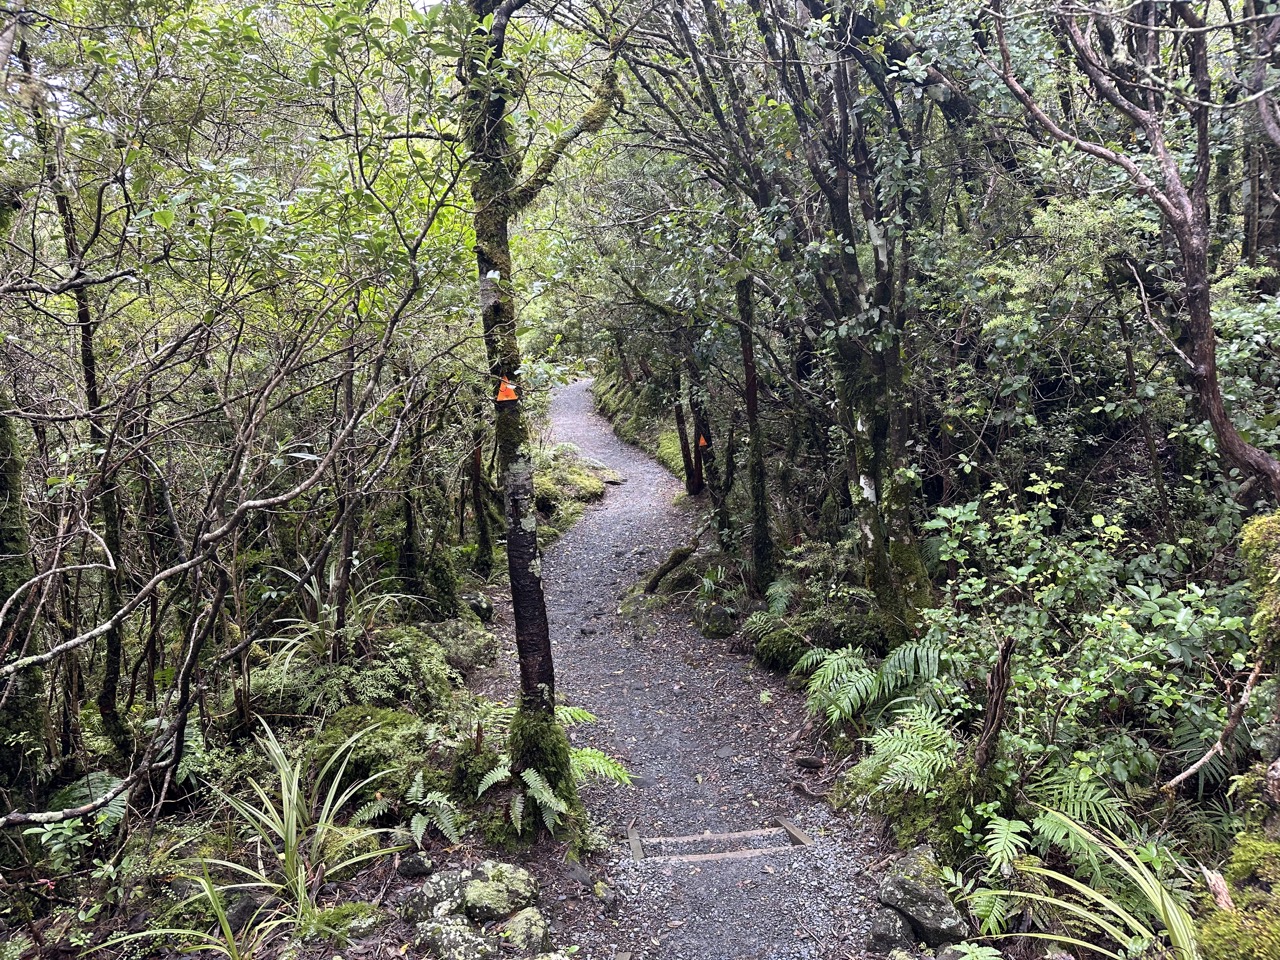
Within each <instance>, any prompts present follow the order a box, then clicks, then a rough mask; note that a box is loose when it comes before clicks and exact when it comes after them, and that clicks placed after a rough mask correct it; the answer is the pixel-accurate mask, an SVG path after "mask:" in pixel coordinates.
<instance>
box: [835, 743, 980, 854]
mask: <svg viewBox="0 0 1280 960" xmlns="http://www.w3.org/2000/svg"><path fill="white" fill-rule="evenodd" d="M981 786H982V785H981V782H980V780H979V778H978V776H977V771H976V768H975V767H974V764H973V762H972V760H970V761H968V762H967V763H964V764H961V765H959V766H957V767H955V768H953V769H951V770H948V771H947V772H946V773H944V774H942V775H941V776H940V777H939V778H938V779H937V781H936V783H935V784H934V785H933V786H932V787H931V788H930V789H928V790H926V791H923V792H919V791H912V790H905V791H904V790H897V789H885V788H884V787H883V786H882V784H881V782H880V780H879V777H878V776H876V775H871V773H870V767H869V766H868V764H866V763H865V762H864V763H860V764H858V765H857V766H855V767H854V768H853V769H852V770H850V771H849V773H848V774H846V775H845V776H844V777H842V778H841V779H840V780H839V781H837V783H836V787H835V789H834V791H833V793H832V804H833V805H834V806H835V807H836V808H837V809H839V808H844V807H854V806H857V807H865V808H866V809H867V810H869V811H870V812H871V813H873V814H875V815H876V816H877V817H880V818H881V819H882V820H883V822H884V824H885V826H887V827H888V828H889V830H890V832H891V833H892V834H893V838H894V840H895V841H896V842H897V843H898V845H899V846H901V847H904V848H905V847H912V846H915V845H916V844H919V843H929V844H932V845H933V846H934V848H935V849H936V850H938V851H939V854H940V855H942V856H944V857H947V856H948V855H949V854H951V853H953V852H954V853H956V854H957V856H958V857H960V858H963V856H964V852H963V851H960V850H957V849H956V847H957V844H958V843H960V842H961V840H960V834H959V833H958V832H957V831H956V829H955V828H956V826H957V825H959V824H960V823H961V821H962V817H963V816H964V815H965V814H966V813H967V812H968V811H969V810H971V809H972V808H973V806H974V803H975V802H976V801H978V800H980V799H981V792H982V791H981Z"/></svg>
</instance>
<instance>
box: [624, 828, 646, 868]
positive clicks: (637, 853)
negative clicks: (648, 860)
mask: <svg viewBox="0 0 1280 960" xmlns="http://www.w3.org/2000/svg"><path fill="white" fill-rule="evenodd" d="M627 843H629V844H631V856H632V857H634V858H635V860H636V861H637V862H639V861H640V860H643V859H644V847H643V846H642V845H641V844H640V834H638V833H636V822H635V821H634V820H632V821H631V822H630V823H628V824H627Z"/></svg>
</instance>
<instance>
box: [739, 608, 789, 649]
mask: <svg viewBox="0 0 1280 960" xmlns="http://www.w3.org/2000/svg"><path fill="white" fill-rule="evenodd" d="M784 626H785V623H784V621H783V620H782V618H781V617H779V616H778V615H777V614H776V613H772V612H770V611H768V610H757V611H756V612H755V613H753V614H751V616H749V617H747V619H746V622H744V623H743V624H742V635H743V636H744V637H746V638H747V639H748V640H750V641H751V642H752V643H759V642H760V641H761V640H763V639H764V638H765V637H768V636H771V635H772V634H774V633H776V632H778V631H779V630H781V629H783V628H784Z"/></svg>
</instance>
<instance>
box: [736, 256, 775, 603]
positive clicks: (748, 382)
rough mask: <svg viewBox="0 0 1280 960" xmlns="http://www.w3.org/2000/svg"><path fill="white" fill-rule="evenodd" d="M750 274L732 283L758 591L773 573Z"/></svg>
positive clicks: (752, 553) (753, 567)
mask: <svg viewBox="0 0 1280 960" xmlns="http://www.w3.org/2000/svg"><path fill="white" fill-rule="evenodd" d="M751 287H752V282H751V278H750V277H746V278H743V279H742V280H739V281H738V282H737V284H736V286H735V291H734V292H735V297H736V299H737V305H738V340H739V342H740V344H741V347H742V370H743V389H744V393H745V396H746V408H747V490H748V493H749V495H750V499H751V574H752V579H753V581H754V584H755V588H756V590H757V591H763V590H764V588H765V587H767V586H768V585H769V584H770V583H771V582H773V576H774V548H773V537H772V534H771V532H770V529H769V484H768V477H767V476H766V474H765V463H764V432H763V430H762V429H761V427H760V384H759V378H758V375H757V371H756V351H755V340H754V338H755V303H754V301H753V299H752V289H751Z"/></svg>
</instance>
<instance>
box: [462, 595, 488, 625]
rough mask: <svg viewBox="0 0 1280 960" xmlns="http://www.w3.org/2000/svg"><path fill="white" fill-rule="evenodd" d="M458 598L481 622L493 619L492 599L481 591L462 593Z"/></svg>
mask: <svg viewBox="0 0 1280 960" xmlns="http://www.w3.org/2000/svg"><path fill="white" fill-rule="evenodd" d="M459 599H461V600H462V602H463V603H465V604H466V605H467V606H468V607H470V608H471V612H472V613H474V614H475V615H476V616H477V617H479V618H480V622H481V623H488V622H489V621H490V620H492V619H493V601H492V600H490V599H489V598H488V597H486V596H485V595H484V594H483V593H464V594H463V595H462V596H461V597H460V598H459Z"/></svg>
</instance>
